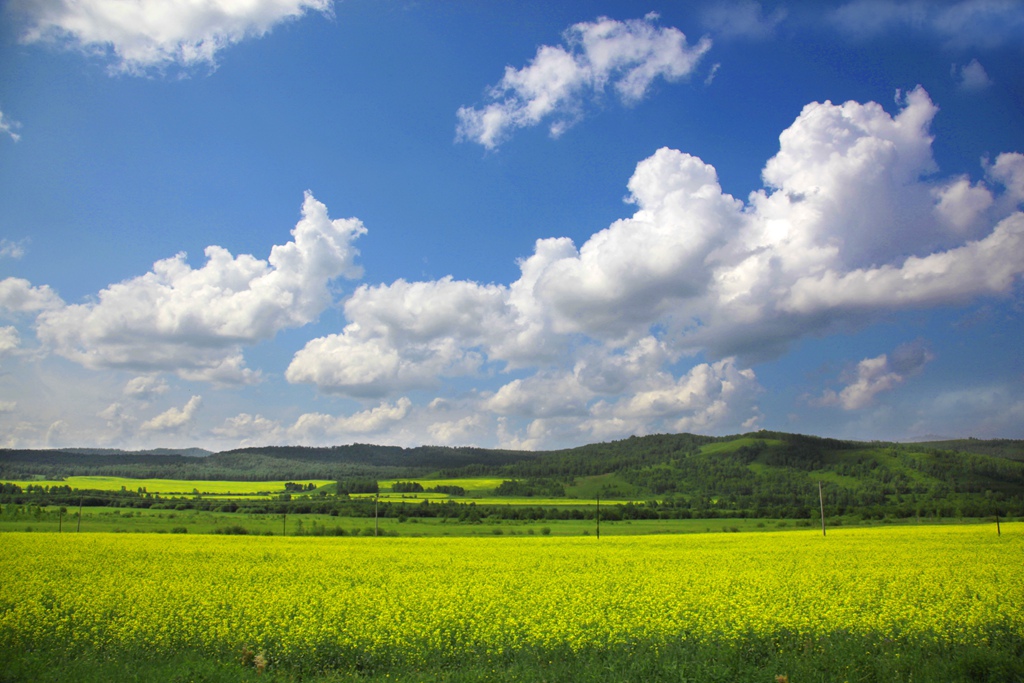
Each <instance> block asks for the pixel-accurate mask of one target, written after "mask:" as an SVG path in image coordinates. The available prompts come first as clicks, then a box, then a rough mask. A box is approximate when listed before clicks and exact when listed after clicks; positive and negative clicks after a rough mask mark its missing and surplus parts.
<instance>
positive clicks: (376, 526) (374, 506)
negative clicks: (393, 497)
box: [373, 493, 380, 538]
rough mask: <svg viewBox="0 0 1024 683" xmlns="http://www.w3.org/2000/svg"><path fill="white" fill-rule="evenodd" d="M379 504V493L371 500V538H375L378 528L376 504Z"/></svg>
mask: <svg viewBox="0 0 1024 683" xmlns="http://www.w3.org/2000/svg"><path fill="white" fill-rule="evenodd" d="M378 503H380V493H378V494H377V495H376V496H374V498H373V536H374V538H376V537H377V530H378V529H379V528H380V524H379V521H378V519H377V504H378Z"/></svg>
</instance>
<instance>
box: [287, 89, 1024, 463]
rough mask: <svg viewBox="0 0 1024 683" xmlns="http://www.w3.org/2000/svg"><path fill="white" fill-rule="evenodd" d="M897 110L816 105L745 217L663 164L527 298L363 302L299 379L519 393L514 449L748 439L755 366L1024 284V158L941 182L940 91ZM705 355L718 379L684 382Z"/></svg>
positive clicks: (885, 379) (565, 242)
mask: <svg viewBox="0 0 1024 683" xmlns="http://www.w3.org/2000/svg"><path fill="white" fill-rule="evenodd" d="M898 101H899V104H898V111H896V112H895V113H889V112H887V111H886V110H885V109H884V108H883V107H882V106H881V105H879V104H877V103H873V102H869V103H866V104H862V103H857V102H846V103H842V104H834V103H832V102H828V101H825V102H818V103H812V104H809V105H807V106H806V107H805V108H804V109H803V111H802V112H801V113H800V115H799V116H798V117H797V118H796V120H795V121H794V122H793V124H792V125H791V126H790V127H789V128H787V129H786V130H785V131H783V133H782V134H781V136H780V139H779V142H780V145H779V151H778V153H777V154H776V155H775V156H773V157H772V158H771V159H769V160H768V161H767V162H766V164H765V166H764V170H763V178H764V184H765V186H764V188H763V189H761V190H758V191H756V192H754V193H752V194H751V195H750V196H749V197H748V198H747V200H746V201H742V200H739V199H737V198H734V197H732V196H730V195H728V194H726V193H724V192H723V191H722V188H721V186H720V184H719V182H718V179H717V174H716V172H715V169H714V168H713V167H712V166H710V165H709V164H707V163H705V162H704V161H702V160H700V159H698V158H696V157H694V156H692V155H689V154H686V153H684V152H680V151H677V150H671V149H661V150H658V151H657V152H655V153H654V154H653V155H652V156H651V157H649V158H647V159H644V160H643V161H641V162H640V163H639V164H638V165H637V167H636V170H635V172H634V173H633V176H632V177H631V178H630V180H629V183H628V188H629V197H628V199H629V201H630V202H631V203H632V204H633V205H634V206H635V211H634V213H633V214H632V215H631V216H629V217H627V218H623V219H621V220H618V221H616V222H614V223H613V224H611V225H610V226H608V227H607V228H605V229H603V230H599V231H598V232H595V233H594V234H593V235H592V236H591V237H590V238H589V239H588V240H586V241H585V242H584V243H583V244H582V245H580V246H579V247H577V246H576V245H575V244H574V243H573V242H572V241H571V240H569V239H567V238H562V237H550V238H544V239H539V240H538V241H537V242H536V244H535V247H534V251H533V253H532V254H531V255H529V256H528V257H526V258H524V259H522V260H521V261H520V262H519V267H520V277H519V278H518V279H517V280H516V281H514V282H512V283H510V284H508V285H504V284H489V285H481V284H478V283H475V282H467V281H459V280H455V279H453V278H451V277H447V278H443V279H441V280H436V281H431V282H417V283H409V282H405V281H402V280H399V281H397V282H395V283H393V284H391V285H380V286H375V287H369V286H364V287H361V288H359V289H358V290H357V291H356V292H355V294H353V296H352V297H351V298H350V299H349V301H348V302H347V303H346V305H345V315H346V318H347V325H346V326H345V328H344V329H343V330H342V331H341V332H339V333H337V334H332V335H328V336H325V337H321V338H318V339H313V340H311V341H310V342H308V343H307V344H306V346H305V348H303V349H302V350H300V351H299V352H298V353H297V354H296V355H295V357H294V359H293V361H292V364H291V365H290V366H289V368H288V371H287V374H286V376H287V378H288V380H289V381H291V382H308V383H313V384H315V385H316V386H317V387H318V388H319V389H320V390H321V391H325V392H332V393H339V394H342V395H348V396H353V397H356V398H359V397H368V396H376V397H386V396H389V395H395V394H397V393H401V392H405V391H408V390H410V389H414V388H421V387H428V386H431V385H433V384H435V383H437V382H439V381H440V378H442V377H458V376H479V375H481V374H488V373H492V372H506V371H507V372H516V373H519V376H518V377H517V378H510V379H509V380H508V381H506V382H505V384H504V385H503V386H501V387H500V388H499V389H498V390H496V391H495V392H493V393H490V394H487V395H484V396H481V397H480V399H479V402H478V409H479V410H481V411H483V412H484V414H489V415H494V416H497V417H498V418H499V430H500V431H501V433H502V434H503V436H502V439H503V443H505V444H506V445H508V444H519V445H533V446H535V445H537V444H541V443H545V442H549V441H550V440H552V439H554V440H557V439H560V438H567V439H574V438H578V437H579V436H581V435H585V436H588V437H594V436H596V437H599V438H603V437H606V436H612V435H618V434H629V433H636V432H640V431H643V430H645V429H650V428H652V426H654V425H658V426H660V427H661V428H665V429H694V430H696V429H711V428H714V426H716V425H717V428H724V427H725V426H726V425H736V426H740V425H743V426H746V427H748V428H749V425H754V424H756V423H757V420H758V419H759V416H760V411H759V409H758V407H757V405H756V398H754V397H756V395H757V393H758V385H757V380H756V376H755V375H754V374H753V372H752V371H751V370H750V365H749V364H750V363H751V362H752V361H753V360H756V359H759V358H765V357H771V356H773V355H775V354H778V353H780V352H782V351H783V350H784V349H785V348H786V347H787V345H788V344H790V343H791V342H792V341H794V340H796V339H799V338H801V337H803V336H806V335H811V334H816V335H820V334H827V333H829V332H830V331H831V330H834V329H837V328H841V327H850V326H857V325H862V324H865V323H867V322H870V321H871V320H873V319H875V318H876V317H877V316H879V315H884V314H886V313H888V312H891V311H895V310H903V309H913V308H922V307H929V306H939V305H949V304H959V303H964V302H968V301H973V300H976V299H978V298H979V297H985V296H993V295H999V294H1001V293H1005V292H1007V291H1009V290H1010V288H1011V287H1012V286H1013V284H1014V283H1015V282H1017V281H1019V279H1020V277H1021V275H1022V274H1024V213H1022V212H1021V211H1020V209H1019V207H1020V204H1021V202H1022V201H1024V156H1022V155H1019V154H1016V153H1012V154H1001V155H999V156H998V157H997V158H996V161H995V162H994V163H991V164H989V163H987V162H985V164H984V171H985V174H986V180H985V181H981V180H978V181H973V180H972V179H971V178H969V177H967V176H956V177H951V178H943V177H942V176H941V175H940V173H939V169H938V167H937V164H936V163H935V160H934V158H933V155H932V135H931V132H930V126H931V122H932V120H933V118H934V116H935V114H936V112H937V111H938V108H937V107H936V106H935V104H934V103H933V102H932V101H931V99H930V97H929V96H928V94H927V93H926V92H925V91H924V90H923V89H922V88H916V89H914V90H911V91H910V92H907V93H905V94H901V95H900V97H899V100H898ZM696 353H703V354H704V355H705V356H706V357H707V358H709V359H710V360H711V362H707V363H694V364H693V365H692V367H691V369H690V370H688V371H687V370H685V369H684V371H683V372H682V374H678V372H679V371H678V369H677V370H676V372H675V373H673V372H669V371H668V368H671V367H675V368H679V367H683V368H685V365H683V363H685V359H686V358H687V357H688V356H690V355H692V354H696ZM892 364H893V357H886V358H884V359H879V358H875V359H867V360H866V361H865V365H864V369H863V372H864V374H863V377H862V378H861V379H857V380H855V381H851V383H850V387H848V388H847V389H846V390H845V391H846V394H845V396H844V395H843V394H842V392H841V391H837V392H836V396H835V399H834V400H835V401H836V402H837V404H839V403H840V402H845V404H847V405H858V404H860V403H862V402H864V401H867V400H869V399H870V397H871V396H874V395H875V394H877V393H878V392H880V391H882V390H884V389H885V388H886V387H887V386H892V385H894V383H896V382H897V381H903V378H905V377H906V376H907V373H906V372H904V371H902V370H900V369H896V370H893V369H892ZM461 417H462V416H460V417H458V418H457V419H461ZM318 419H319V418H318ZM321 421H323V420H322V419H321ZM442 422H443V423H451V422H454V420H450V419H446V420H443V421H442ZM523 425H526V426H525V427H523ZM440 433H441V432H439V434H440Z"/></svg>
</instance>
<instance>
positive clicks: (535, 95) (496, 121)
mask: <svg viewBox="0 0 1024 683" xmlns="http://www.w3.org/2000/svg"><path fill="white" fill-rule="evenodd" d="M657 18H658V17H657V15H656V14H648V15H647V16H646V17H644V18H643V19H634V20H630V21H625V22H622V21H616V20H613V19H608V18H606V17H601V18H599V19H597V21H595V22H582V23H579V24H575V25H573V26H571V27H570V28H569V29H568V30H567V31H566V32H565V34H564V38H565V45H558V46H550V45H543V46H541V47H540V48H538V50H537V54H536V55H535V56H534V58H533V59H532V60H531V61H530V63H529V64H528V65H527V66H525V67H523V68H521V69H515V68H513V67H510V66H509V67H506V68H505V76H504V77H503V78H502V80H501V82H500V83H498V85H496V86H493V87H492V88H490V89H489V90H488V99H489V100H491V103H490V104H487V105H486V106H484V107H483V108H480V109H477V108H472V107H462V108H460V109H459V110H458V114H457V115H458V119H459V123H458V127H457V137H458V139H459V140H470V141H473V142H478V143H480V144H481V145H483V146H484V147H486V148H488V149H494V148H495V147H497V146H498V145H500V144H501V143H502V142H503V141H504V140H505V139H506V138H507V137H508V136H509V135H510V134H511V132H512V131H513V130H515V129H517V128H525V127H528V126H535V125H538V124H539V123H541V122H542V121H544V120H551V123H550V125H549V132H550V133H551V135H552V137H558V136H559V135H561V134H562V133H564V132H565V131H566V130H567V129H568V128H570V127H571V126H572V125H573V124H574V123H576V121H577V120H578V119H579V118H580V117H581V116H582V115H583V110H584V107H585V106H586V104H587V103H588V102H590V101H591V100H593V99H595V98H600V97H601V96H602V95H603V93H604V92H605V90H606V89H607V88H608V87H611V89H613V90H614V91H615V93H616V95H617V96H618V98H619V99H620V101H622V103H623V104H626V105H627V106H628V105H633V104H636V103H637V102H639V101H640V100H642V99H643V98H644V96H645V95H646V94H647V92H648V90H649V89H650V87H651V85H652V84H653V83H654V81H655V80H656V79H657V78H659V77H660V78H664V79H665V80H667V81H675V80H678V79H680V78H683V77H685V76H687V75H689V74H690V73H691V72H692V71H693V69H694V67H695V66H696V65H697V63H698V62H699V61H700V58H701V57H702V56H703V55H704V53H706V52H707V51H708V50H709V49H710V48H711V41H710V40H708V39H706V38H704V39H701V40H700V41H699V42H698V43H697V44H696V45H693V46H691V45H688V44H687V42H686V36H685V35H683V33H682V32H681V31H679V30H678V29H675V28H662V27H659V26H657V25H656V20H657Z"/></svg>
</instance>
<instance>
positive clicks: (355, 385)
mask: <svg viewBox="0 0 1024 683" xmlns="http://www.w3.org/2000/svg"><path fill="white" fill-rule="evenodd" d="M506 295H507V291H506V290H505V289H504V288H502V287H498V286H495V285H479V284H477V283H475V282H465V281H456V280H453V279H452V278H450V277H446V278H442V279H441V280H437V281H434V282H413V283H409V282H405V281H404V280H398V281H396V282H395V283H393V284H391V285H380V286H377V287H368V286H362V287H360V288H359V289H357V290H356V292H355V293H354V294H353V295H352V297H351V298H350V299H349V300H348V301H347V302H346V304H345V314H346V316H347V317H348V318H349V319H350V320H353V321H354V322H352V323H351V324H350V325H348V326H346V327H345V329H344V330H343V331H342V332H341V333H340V334H333V335H329V336H327V337H321V338H318V339H314V340H311V341H310V342H309V343H308V344H306V346H305V348H303V349H302V350H300V351H299V352H298V353H297V354H295V357H294V358H293V360H292V362H291V364H290V365H289V367H288V370H287V372H286V378H287V379H288V381H290V382H297V383H301V382H310V383H314V384H316V385H317V386H318V387H319V388H320V389H321V390H324V391H328V392H337V393H346V394H349V395H353V396H375V395H383V394H386V393H390V392H393V391H404V390H406V389H412V388H417V387H425V386H430V385H433V384H434V383H435V382H436V381H437V380H438V378H439V377H442V376H446V375H448V376H454V375H460V374H466V373H467V372H472V371H474V370H475V369H477V368H478V367H479V366H480V364H481V361H482V359H481V356H480V355H479V353H477V352H476V351H475V350H474V349H475V347H478V346H479V345H481V344H482V343H483V342H484V339H485V338H487V337H493V336H496V335H499V334H501V332H502V330H503V329H508V328H509V327H510V325H509V322H508V320H507V318H508V315H509V314H508V311H507V305H506V301H505V300H506Z"/></svg>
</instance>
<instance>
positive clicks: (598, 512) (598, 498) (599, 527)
mask: <svg viewBox="0 0 1024 683" xmlns="http://www.w3.org/2000/svg"><path fill="white" fill-rule="evenodd" d="M597 540H599V541H600V540H601V494H600V493H599V494H597Z"/></svg>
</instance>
